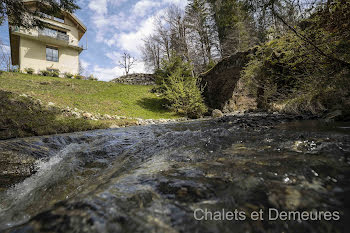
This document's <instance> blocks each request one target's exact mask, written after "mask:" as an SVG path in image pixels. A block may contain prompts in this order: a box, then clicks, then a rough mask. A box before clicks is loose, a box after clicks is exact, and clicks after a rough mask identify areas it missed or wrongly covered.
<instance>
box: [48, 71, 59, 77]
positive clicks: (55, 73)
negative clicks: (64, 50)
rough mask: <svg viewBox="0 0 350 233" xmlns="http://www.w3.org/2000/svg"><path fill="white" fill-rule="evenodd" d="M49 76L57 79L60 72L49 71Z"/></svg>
mask: <svg viewBox="0 0 350 233" xmlns="http://www.w3.org/2000/svg"><path fill="white" fill-rule="evenodd" d="M49 76H51V77H59V76H60V71H59V70H56V69H53V70H50V71H49Z"/></svg>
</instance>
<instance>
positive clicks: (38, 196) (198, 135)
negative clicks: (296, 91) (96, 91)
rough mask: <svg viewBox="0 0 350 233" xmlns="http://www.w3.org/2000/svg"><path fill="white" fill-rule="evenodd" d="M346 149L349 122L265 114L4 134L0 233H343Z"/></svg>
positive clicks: (348, 193) (348, 195) (347, 225)
mask: <svg viewBox="0 0 350 233" xmlns="http://www.w3.org/2000/svg"><path fill="white" fill-rule="evenodd" d="M349 155H350V123H349V122H348V123H334V122H323V121H318V120H298V118H296V117H293V116H284V115H273V114H248V115H243V116H229V117H224V118H221V119H213V120H205V121H191V122H184V123H171V124H163V125H149V126H142V127H141V126H140V127H129V128H122V129H109V130H97V131H89V132H81V133H71V134H63V135H53V136H44V137H31V138H23V139H12V140H4V141H0V172H1V173H0V232H6V233H8V232H11V233H18V232H64V233H70V232H72V233H73V232H74V233H78V232H79V233H80V232H201V233H202V232H237V233H240V232H242V233H243V232H244V233H245V232H269V233H270V232H271V233H272V232H276V233H277V232H279V233H280V232H315V233H320V232H347V231H346V229H350V160H349ZM271 209H274V210H275V212H274V214H276V211H278V212H282V211H285V212H288V211H294V212H298V211H299V212H301V211H306V212H309V213H311V212H313V213H316V212H318V213H319V212H330V213H335V212H336V213H338V214H339V218H337V219H334V218H333V219H331V220H327V219H325V216H324V218H323V219H316V220H301V219H288V220H283V219H279V218H278V219H276V220H269V219H267V215H268V213H269V210H271ZM235 210H237V211H240V212H241V213H244V214H243V215H245V216H246V218H245V219H234V220H232V219H231V220H227V219H208V220H203V219H202V217H204V216H203V213H204V211H206V212H211V213H214V212H216V211H219V212H221V213H222V212H223V211H232V212H234V211H235ZM254 211H262V212H263V214H264V219H261V218H260V219H257V220H253V219H251V218H250V216H251V213H252V212H254ZM194 213H197V214H198V216H199V217H200V218H201V219H200V220H198V219H196V218H195V214H194ZM198 216H197V217H198ZM333 217H334V216H333Z"/></svg>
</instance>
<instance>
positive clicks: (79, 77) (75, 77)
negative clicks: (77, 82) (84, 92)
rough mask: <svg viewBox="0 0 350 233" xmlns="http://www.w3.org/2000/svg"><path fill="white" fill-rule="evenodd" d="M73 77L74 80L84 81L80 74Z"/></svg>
mask: <svg viewBox="0 0 350 233" xmlns="http://www.w3.org/2000/svg"><path fill="white" fill-rule="evenodd" d="M73 77H74V79H84V77H83V76H81V75H80V74H76V75H74V76H73Z"/></svg>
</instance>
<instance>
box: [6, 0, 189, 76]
mask: <svg viewBox="0 0 350 233" xmlns="http://www.w3.org/2000/svg"><path fill="white" fill-rule="evenodd" d="M77 4H78V5H79V6H80V7H81V9H80V10H78V11H76V12H75V15H76V16H77V17H78V18H79V19H80V20H81V21H82V22H83V23H84V24H85V25H86V26H87V32H86V34H85V35H84V37H83V38H82V39H81V41H80V43H81V44H82V45H84V47H86V45H87V47H88V48H87V50H84V51H83V52H82V53H81V54H80V61H81V64H82V66H83V67H84V69H85V70H86V73H87V74H93V75H94V76H96V77H97V78H98V79H99V80H102V81H109V80H111V79H114V78H116V77H119V76H121V75H123V74H124V72H125V71H124V69H123V68H121V67H119V66H118V62H119V61H120V60H121V55H122V54H123V53H124V52H127V53H129V54H130V55H132V56H133V57H135V58H136V59H137V62H136V65H135V67H134V68H133V69H132V70H131V73H147V69H146V67H145V66H144V63H143V62H142V59H141V47H142V44H143V42H142V39H143V38H145V37H146V36H147V35H150V34H152V32H153V31H154V28H155V24H154V19H155V18H156V17H157V15H161V14H162V13H164V11H165V9H166V8H167V7H169V6H170V5H177V6H179V7H181V8H184V7H185V6H186V4H187V0H77ZM0 38H1V41H2V42H3V44H5V45H9V34H8V25H7V22H6V23H4V24H3V25H2V26H0ZM7 48H8V47H7Z"/></svg>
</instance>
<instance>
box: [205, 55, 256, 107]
mask: <svg viewBox="0 0 350 233" xmlns="http://www.w3.org/2000/svg"><path fill="white" fill-rule="evenodd" d="M250 53H252V51H248V52H239V53H236V54H234V55H232V56H230V57H227V58H225V59H223V60H222V61H220V62H219V63H218V64H217V65H216V66H215V67H214V68H213V69H211V70H210V71H208V72H207V73H204V74H202V75H201V78H202V84H203V85H205V89H204V97H205V100H206V102H207V104H208V106H209V107H210V108H212V109H220V110H222V111H223V112H233V111H240V110H249V109H256V107H257V104H256V99H255V98H253V97H251V96H249V95H246V94H245V93H244V91H243V89H242V85H241V84H240V82H239V80H240V78H241V71H242V69H243V67H244V66H245V65H246V64H247V63H248V61H249V58H248V55H249V54H250Z"/></svg>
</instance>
